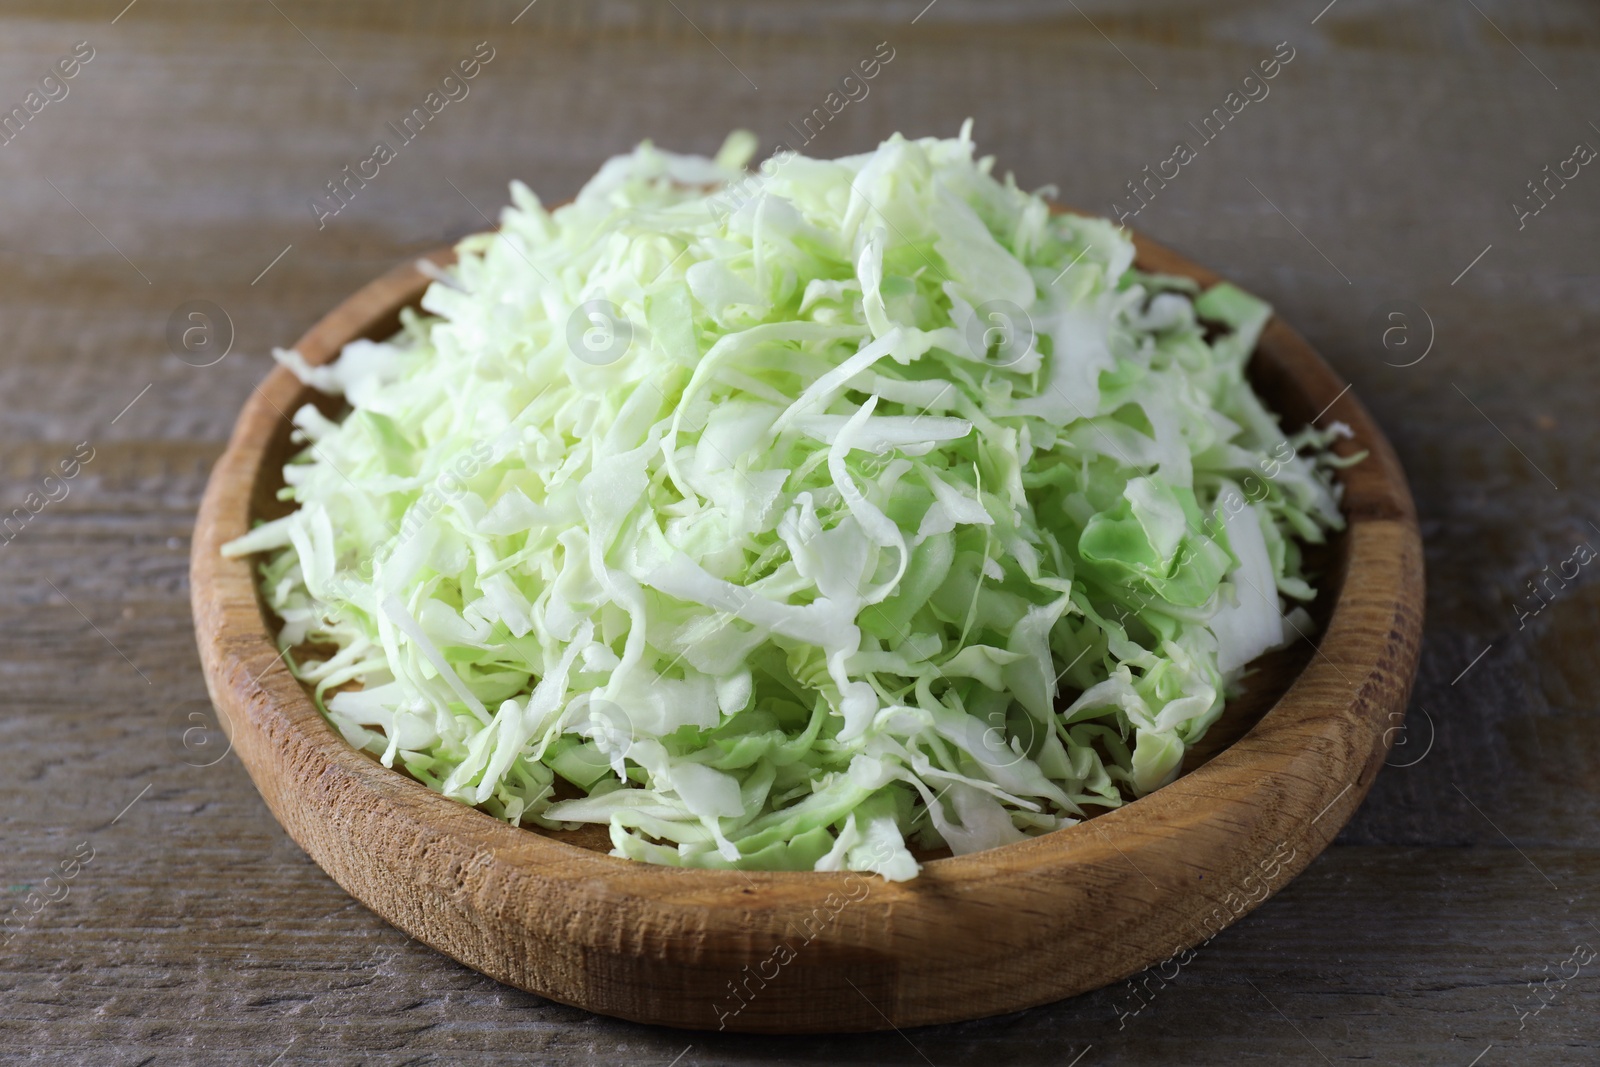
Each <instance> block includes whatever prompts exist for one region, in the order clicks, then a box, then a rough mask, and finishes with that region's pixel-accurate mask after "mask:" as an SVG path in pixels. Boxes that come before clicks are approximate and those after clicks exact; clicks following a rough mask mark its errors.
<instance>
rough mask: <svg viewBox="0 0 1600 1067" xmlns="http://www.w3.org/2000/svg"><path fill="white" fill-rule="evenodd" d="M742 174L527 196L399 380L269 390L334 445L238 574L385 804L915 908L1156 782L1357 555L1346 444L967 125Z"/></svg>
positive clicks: (459, 283) (407, 350)
mask: <svg viewBox="0 0 1600 1067" xmlns="http://www.w3.org/2000/svg"><path fill="white" fill-rule="evenodd" d="M753 145H754V142H753V139H752V138H750V137H749V135H747V134H736V135H734V136H733V137H731V138H730V139H729V142H728V144H727V145H726V146H725V147H724V149H723V151H722V152H721V153H720V154H719V155H718V156H717V158H716V159H705V158H699V157H693V156H683V155H676V154H672V153H668V152H664V151H661V150H658V149H656V148H654V147H652V146H651V145H649V144H644V145H641V146H640V147H639V148H638V149H637V150H635V151H634V152H632V153H631V154H629V155H626V156H622V157H619V158H616V159H613V160H611V161H610V162H608V163H607V164H606V165H605V166H604V167H603V168H602V169H601V170H600V172H599V174H598V175H596V176H595V178H594V179H592V180H591V181H590V182H589V183H588V184H587V186H586V187H585V188H584V189H583V191H582V192H581V193H580V194H579V196H578V198H577V199H576V201H574V202H573V203H571V204H569V205H567V206H564V207H561V208H558V209H556V210H555V211H548V210H546V209H545V208H544V207H543V206H542V204H541V203H540V201H539V200H538V198H537V197H536V196H535V195H534V194H533V193H532V192H530V191H529V190H528V189H527V188H526V187H525V186H523V185H521V184H520V183H515V184H513V185H512V190H511V192H512V200H513V205H512V206H511V207H508V208H507V209H505V211H504V213H503V215H502V218H501V229H500V231H499V232H498V234H484V235H477V236H473V237H469V238H467V239H466V240H464V241H462V242H461V244H460V245H459V246H458V253H459V261H458V263H457V264H456V265H455V266H454V267H453V268H451V269H450V270H449V271H447V272H443V273H438V274H437V275H436V276H437V280H436V281H435V283H434V284H433V285H431V286H430V288H429V289H428V291H427V293H426V295H425V296H424V298H423V300H422V309H423V312H424V314H408V315H407V316H406V317H405V318H404V320H403V328H402V330H401V332H400V333H399V334H398V335H397V336H395V337H394V338H392V339H390V340H388V341H385V342H383V343H372V342H368V341H358V342H355V343H353V344H351V345H349V346H347V347H346V348H345V350H344V351H343V353H342V354H341V356H340V358H339V359H338V360H336V361H335V362H333V363H332V364H330V365H328V366H326V367H319V368H312V367H308V366H306V364H305V362H304V361H303V360H302V359H301V358H300V357H299V356H298V354H297V353H294V352H292V351H289V352H283V351H280V352H278V353H277V356H278V358H279V359H280V360H281V361H283V362H285V363H287V364H288V365H289V366H291V367H293V368H294V369H295V370H296V371H297V373H299V374H300V376H301V377H302V378H303V379H304V380H306V381H307V382H309V383H311V384H312V385H314V386H316V387H318V388H319V389H322V390H324V391H327V392H330V393H335V394H340V395H342V396H343V397H344V399H345V400H346V401H347V402H348V404H349V408H350V410H349V413H348V415H346V416H345V417H344V418H342V419H341V420H339V421H333V420H330V419H328V418H327V417H325V416H323V415H322V414H321V413H319V412H318V410H317V409H316V408H314V407H311V406H309V405H308V406H307V407H305V408H303V409H301V410H300V411H299V412H298V413H296V415H295V416H294V422H295V425H296V428H297V429H296V434H297V440H298V441H300V442H302V443H304V445H305V448H304V450H303V451H302V452H300V453H299V454H298V455H297V456H295V457H294V459H293V460H292V461H291V462H290V463H289V464H288V466H287V467H286V468H285V470H284V478H285V482H286V488H285V489H284V490H283V495H284V497H286V498H287V499H289V500H292V501H294V502H295V503H296V504H298V505H299V506H298V509H297V510H295V511H294V512H292V513H291V514H289V515H288V516H286V517H285V518H282V519H278V520H276V521H274V522H269V523H265V524H263V525H260V526H258V527H256V528H255V529H254V530H252V531H251V532H250V533H249V534H247V535H245V536H244V537H242V538H240V539H239V540H237V541H235V542H233V543H232V544H231V545H229V546H228V548H227V549H226V550H225V551H226V552H228V553H229V554H232V555H243V554H249V553H257V552H260V553H264V554H265V562H264V563H263V565H262V568H261V571H262V576H263V590H264V595H265V598H266V601H267V603H268V604H269V605H270V606H271V608H272V609H273V610H274V611H275V612H276V613H277V614H278V616H279V617H280V618H281V619H282V620H283V624H284V625H283V629H282V632H281V633H280V634H279V638H278V639H279V642H280V644H281V646H282V647H284V648H285V649H286V650H291V652H290V657H289V662H290V664H291V666H292V668H293V670H294V671H295V673H296V674H297V675H298V677H300V678H301V679H302V680H304V681H305V682H306V683H308V684H309V685H311V686H312V687H313V688H314V694H315V697H316V700H317V702H318V705H319V706H320V707H321V708H322V709H323V710H324V711H325V712H326V714H327V716H328V718H329V719H330V721H331V722H332V723H333V725H334V726H335V727H336V728H337V729H338V730H339V731H340V732H341V733H342V734H343V736H344V737H345V738H346V739H348V741H349V742H350V743H351V744H352V745H355V746H357V747H359V748H361V749H364V750H366V751H368V752H370V753H372V754H373V755H374V756H376V757H377V758H378V759H380V760H381V761H382V762H383V763H384V764H385V765H386V766H399V767H403V768H404V769H405V770H406V771H407V772H408V773H409V774H411V775H412V776H414V777H415V778H417V779H419V780H420V781H422V782H423V783H425V784H427V785H428V786H430V787H432V788H433V789H436V790H438V791H440V792H442V793H444V794H445V795H446V796H449V797H453V798H455V799H457V800H460V801H462V802H465V803H468V804H474V805H477V806H479V807H481V808H483V809H485V810H487V811H488V812H490V813H492V814H494V815H496V816H498V817H500V818H503V819H506V820H508V821H510V822H512V823H530V824H537V825H540V826H544V827H551V828H561V827H567V828H570V827H572V826H575V825H577V824H581V823H599V824H603V825H607V826H609V830H610V837H611V841H612V843H613V845H614V851H615V854H616V855H619V856H626V857H631V858H634V859H639V860H645V861H649V862H654V863H664V864H673V865H679V866H687V867H721V868H726V867H738V868H752V869H753V868H760V869H782V870H812V869H815V870H842V869H857V870H872V871H876V872H878V873H879V874H881V875H883V876H884V877H886V878H890V879H906V878H910V877H912V876H914V875H915V874H916V873H917V871H918V869H919V867H918V862H917V859H916V858H915V855H914V853H917V854H924V855H925V854H926V851H927V850H935V849H939V848H941V847H948V848H949V849H950V850H952V851H953V852H955V853H957V854H960V853H967V852H972V851H975V850H977V849H983V848H989V847H992V846H996V845H1001V844H1005V843H1007V842H1012V841H1018V840H1022V839H1024V838H1025V837H1027V836H1029V835H1033V834H1038V833H1042V832H1046V831H1049V830H1053V829H1056V828H1058V827H1061V826H1065V825H1068V824H1071V823H1074V822H1076V821H1078V820H1080V819H1082V818H1084V817H1085V816H1086V815H1088V814H1092V813H1093V812H1094V811H1096V810H1102V809H1106V808H1111V807H1115V806H1117V805H1119V804H1121V803H1124V802H1126V801H1127V800H1129V799H1131V798H1133V797H1137V796H1140V795H1142V794H1144V793H1147V792H1149V791H1150V790H1153V789H1156V788H1158V787H1159V786H1161V785H1163V784H1165V783H1166V782H1168V781H1170V780H1171V779H1172V778H1173V777H1174V776H1175V775H1176V773H1177V770H1178V767H1179V764H1180V762H1181V760H1182V757H1183V754H1184V751H1185V749H1186V748H1187V747H1188V746H1189V745H1191V744H1193V743H1194V742H1195V741H1197V740H1198V739H1199V738H1200V736H1201V735H1202V734H1203V733H1204V732H1205V730H1206V728H1207V727H1208V726H1209V725H1210V724H1211V723H1212V722H1213V721H1214V720H1215V719H1216V718H1217V716H1218V715H1219V714H1220V713H1221V710H1222V707H1223V702H1224V698H1225V696H1226V694H1227V692H1228V691H1229V690H1230V687H1234V686H1235V683H1236V682H1237V679H1238V678H1239V676H1240V674H1241V672H1242V670H1243V668H1244V666H1245V665H1246V664H1247V663H1248V662H1249V661H1250V660H1251V659H1253V658H1254V657H1255V656H1257V655H1259V654H1260V653H1261V652H1263V651H1265V650H1266V649H1268V648H1271V647H1275V646H1278V645H1281V644H1283V643H1284V642H1285V641H1286V640H1287V639H1290V638H1293V637H1295V636H1297V631H1299V632H1305V631H1307V630H1309V626H1310V622H1309V618H1308V617H1307V616H1306V615H1305V613H1304V612H1303V611H1302V610H1300V609H1298V608H1294V609H1293V610H1292V611H1291V612H1290V614H1289V615H1288V616H1287V617H1286V616H1285V615H1284V614H1283V608H1284V607H1285V606H1286V605H1293V604H1295V603H1296V602H1306V601H1309V600H1310V599H1311V598H1312V597H1313V596H1314V589H1313V588H1312V586H1311V585H1310V583H1309V581H1308V579H1307V575H1306V574H1305V573H1304V569H1303V566H1302V562H1301V548H1300V545H1301V544H1302V543H1305V542H1311V543H1315V542H1320V541H1322V540H1323V539H1324V534H1325V531H1328V530H1331V529H1337V528H1339V527H1340V526H1341V519H1340V515H1339V509H1338V494H1337V487H1336V486H1335V485H1334V482H1333V479H1332V476H1331V473H1330V471H1329V468H1330V466H1332V465H1334V463H1335V462H1336V461H1335V460H1334V459H1333V457H1332V456H1331V455H1330V453H1329V452H1328V450H1327V446H1328V444H1329V442H1330V440H1331V436H1332V435H1331V434H1330V433H1326V432H1318V431H1314V430H1308V431H1302V432H1301V433H1299V434H1297V435H1295V436H1293V437H1289V438H1286V437H1285V435H1284V434H1283V432H1282V431H1281V430H1280V429H1279V427H1278V422H1277V419H1276V418H1275V417H1274V416H1273V415H1272V413H1270V412H1269V411H1267V410H1266V409H1265V408H1264V407H1263V405H1262V403H1261V402H1260V400H1259V399H1258V398H1257V397H1256V395H1255V394H1254V393H1253V392H1252V390H1251V388H1250V386H1249V384H1248V383H1247V381H1246V380H1245V377H1244V366H1245V363H1246V361H1247V360H1248V357H1249V355H1250V353H1251V351H1252V349H1253V348H1254V346H1255V342H1256V338H1257V336H1258V334H1259V332H1260V330H1261V329H1262V327H1263V325H1264V324H1265V323H1266V321H1267V319H1268V317H1269V315H1270V311H1269V309H1268V308H1267V306H1266V305H1265V304H1263V303H1261V302H1260V301H1259V300H1256V299H1255V298H1254V297H1251V296H1248V295H1247V294H1245V293H1243V292H1241V291H1239V290H1238V289H1235V288H1233V287H1231V286H1226V285H1223V286H1218V287H1215V288H1213V289H1211V290H1209V291H1207V292H1205V293H1203V294H1201V293H1199V292H1198V290H1197V289H1196V287H1195V286H1194V285H1193V284H1192V283H1190V282H1188V281H1187V280H1185V279H1178V278H1170V277H1161V276H1152V275H1148V274H1144V273H1141V272H1140V271H1138V270H1137V269H1135V268H1134V266H1133V258H1134V249H1133V245H1132V243H1131V241H1130V240H1129V239H1128V237H1127V236H1126V235H1125V233H1124V232H1123V231H1121V230H1120V229H1118V228H1116V227H1113V226H1112V225H1111V224H1110V223H1108V222H1106V221H1104V220H1098V219H1090V218H1080V217H1076V216H1070V215H1052V214H1051V212H1050V210H1049V208H1048V205H1047V202H1046V200H1045V199H1044V198H1043V196H1041V195H1040V194H1029V193H1025V192H1023V191H1021V190H1019V189H1018V188H1017V186H1016V185H1015V183H1014V181H1013V180H1012V179H1011V178H1010V177H1009V176H1007V178H1006V180H1005V181H1003V182H1002V181H999V180H996V179H995V178H994V177H992V176H991V168H992V162H993V161H992V160H991V159H981V160H978V159H975V158H974V151H973V143H972V141H971V139H970V126H969V127H968V128H963V130H962V132H961V135H960V136H959V137H958V138H955V139H949V140H940V139H931V138H930V139H923V140H915V141H912V140H906V139H904V138H901V137H899V136H895V137H892V138H891V139H889V140H888V141H886V142H884V143H883V144H882V145H881V146H880V147H879V148H878V149H877V150H876V151H874V152H871V153H868V154H865V155H860V156H854V157H850V158H845V159H838V160H832V161H826V160H818V159H810V158H805V157H798V156H790V157H787V158H782V159H781V161H780V160H779V159H778V157H775V159H774V161H773V164H775V165H771V166H768V167H767V168H765V169H764V170H763V172H762V173H761V174H760V175H759V176H752V175H750V174H748V173H746V172H745V171H744V169H743V168H744V165H745V164H746V162H747V161H748V159H749V158H750V156H751V154H752V149H753ZM1252 486H1253V488H1252Z"/></svg>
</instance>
